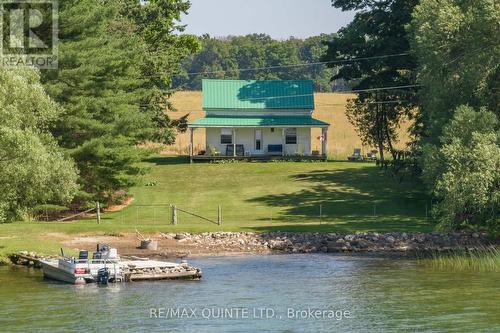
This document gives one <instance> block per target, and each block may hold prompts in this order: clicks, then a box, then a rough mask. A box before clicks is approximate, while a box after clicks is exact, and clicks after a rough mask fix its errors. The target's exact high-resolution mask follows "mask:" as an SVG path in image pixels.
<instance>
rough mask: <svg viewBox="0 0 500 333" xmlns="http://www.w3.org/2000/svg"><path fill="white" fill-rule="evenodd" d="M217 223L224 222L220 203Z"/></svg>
mask: <svg viewBox="0 0 500 333" xmlns="http://www.w3.org/2000/svg"><path fill="white" fill-rule="evenodd" d="M217 224H218V225H221V224H222V213H221V208H220V205H219V206H218V207H217Z"/></svg>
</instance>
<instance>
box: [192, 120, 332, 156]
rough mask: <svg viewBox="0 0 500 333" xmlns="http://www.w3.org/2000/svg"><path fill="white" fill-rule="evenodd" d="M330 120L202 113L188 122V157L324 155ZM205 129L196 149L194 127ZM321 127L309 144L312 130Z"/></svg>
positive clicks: (325, 153)
mask: <svg viewBox="0 0 500 333" xmlns="http://www.w3.org/2000/svg"><path fill="white" fill-rule="evenodd" d="M328 126H329V124H327V123H324V122H322V121H319V120H316V119H313V118H311V117H283V116H281V117H205V118H201V119H198V120H196V121H195V122H193V123H192V124H190V125H189V131H190V136H189V137H190V144H189V156H190V161H191V162H193V161H206V160H221V159H246V160H270V159H285V158H286V159H289V158H290V157H300V158H308V159H316V160H321V159H326V155H327V137H328ZM199 128H204V129H205V149H204V150H202V151H195V150H194V146H193V137H194V132H195V131H196V129H199ZM313 128H321V136H320V137H319V138H318V140H319V144H320V146H321V149H318V144H315V147H314V149H313V148H312V140H311V130H312V129H313Z"/></svg>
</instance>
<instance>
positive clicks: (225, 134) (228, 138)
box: [220, 128, 233, 145]
mask: <svg viewBox="0 0 500 333" xmlns="http://www.w3.org/2000/svg"><path fill="white" fill-rule="evenodd" d="M220 143H221V144H223V145H230V144H232V143H233V131H232V130H230V129H228V128H223V129H221V130H220Z"/></svg>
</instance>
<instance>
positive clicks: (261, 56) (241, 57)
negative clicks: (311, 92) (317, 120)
mask: <svg viewBox="0 0 500 333" xmlns="http://www.w3.org/2000/svg"><path fill="white" fill-rule="evenodd" d="M331 38H332V35H326V34H322V35H320V36H314V37H310V38H307V39H305V40H302V39H297V38H289V39H287V40H283V41H278V40H273V39H272V38H271V37H270V36H268V35H265V34H251V35H246V36H229V37H224V38H211V37H210V36H208V35H205V36H202V37H200V40H201V43H202V45H203V48H202V51H201V52H199V53H197V54H196V55H194V56H192V57H191V58H190V59H188V60H186V61H185V62H184V65H183V67H184V70H183V72H182V73H180V75H178V76H177V78H176V79H175V81H174V85H175V86H178V87H180V88H183V89H189V90H200V89H201V79H202V78H214V79H240V80H290V79H292V80H312V81H313V82H314V88H315V90H316V91H331V90H332V83H330V77H331V70H330V69H328V68H326V67H325V66H324V65H315V66H293V65H299V64H303V63H314V62H319V61H320V60H321V56H322V55H323V53H324V52H325V50H326V45H325V42H327V41H328V40H330V39H331ZM280 66H284V67H280ZM262 67H265V68H267V67H276V68H269V69H259V70H255V68H262ZM187 73H207V74H196V75H188V74H187Z"/></svg>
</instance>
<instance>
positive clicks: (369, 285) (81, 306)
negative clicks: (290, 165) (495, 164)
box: [0, 254, 500, 332]
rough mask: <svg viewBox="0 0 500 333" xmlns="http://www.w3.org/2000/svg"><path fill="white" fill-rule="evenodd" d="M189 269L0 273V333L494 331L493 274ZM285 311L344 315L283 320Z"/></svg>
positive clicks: (350, 260) (308, 260)
mask: <svg viewBox="0 0 500 333" xmlns="http://www.w3.org/2000/svg"><path fill="white" fill-rule="evenodd" d="M190 263H191V264H194V265H196V266H199V267H201V268H202V269H203V272H204V277H203V280H202V281H169V282H137V283H123V284H117V285H110V286H107V287H102V286H101V287H99V286H96V285H87V286H72V285H66V284H59V283H56V282H50V281H46V280H45V281H44V280H43V279H42V276H41V273H40V271H38V270H33V269H26V268H19V267H17V268H12V267H0V331H1V332H33V331H36V332H71V331H78V332H140V331H147V332H223V331H230V332H261V331H262V332H263V331H266V332H382V331H383V332H402V331H419V332H422V331H425V332H441V331H453V332H500V276H499V274H497V273H452V272H445V271H440V270H434V269H429V268H423V267H419V266H418V265H417V264H416V263H415V262H414V261H412V260H404V259H394V258H380V257H378V258H377V257H366V256H362V257H352V256H331V255H320V254H317V255H316V254H315V255H287V256H278V255H276V256H249V257H229V258H227V257H225V258H199V259H191V260H190ZM152 308H153V309H155V310H156V311H168V309H170V308H174V309H175V308H186V309H188V308H189V309H193V311H195V313H196V317H195V318H193V317H191V318H171V317H170V316H168V312H163V316H164V318H150V313H151V309H152ZM159 308H161V309H162V310H158V309H159ZM221 308H239V309H240V312H239V313H240V314H241V315H244V314H243V311H248V313H247V314H246V315H244V318H234V317H236V314H237V313H238V311H237V310H233V312H232V314H233V318H232V319H231V318H213V316H215V317H217V316H219V315H220V312H219V309H221ZM261 308H268V309H270V310H268V317H266V316H265V313H262V316H260V314H261V312H260V311H261V310H260V309H261ZM288 308H291V309H294V310H307V309H308V308H314V309H320V310H342V311H349V312H350V314H351V315H350V318H343V319H342V320H336V319H335V318H327V317H325V318H319V319H315V318H308V319H307V318H306V319H294V318H292V319H290V318H288ZM243 309H246V310H243ZM254 311H255V312H254ZM158 313H159V314H162V312H158ZM188 314H189V315H191V311H188ZM226 314H227V315H229V313H226ZM273 314H274V316H273ZM203 316H205V317H208V316H212V318H210V319H206V318H203ZM165 317H168V318H165ZM261 317H264V318H261Z"/></svg>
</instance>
